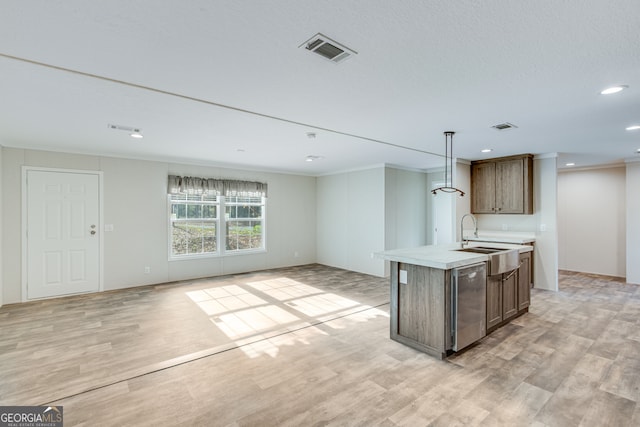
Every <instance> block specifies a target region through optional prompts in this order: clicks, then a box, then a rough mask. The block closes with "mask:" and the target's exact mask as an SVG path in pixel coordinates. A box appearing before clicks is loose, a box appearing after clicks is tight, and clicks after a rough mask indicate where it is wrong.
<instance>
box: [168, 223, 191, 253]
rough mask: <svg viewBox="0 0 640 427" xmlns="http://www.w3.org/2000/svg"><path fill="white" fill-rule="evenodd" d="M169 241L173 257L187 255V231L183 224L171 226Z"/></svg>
mask: <svg viewBox="0 0 640 427" xmlns="http://www.w3.org/2000/svg"><path fill="white" fill-rule="evenodd" d="M171 239H172V240H171V241H172V244H171V246H172V249H173V254H174V255H184V254H186V253H187V230H186V227H185V225H184V224H182V223H179V222H174V223H173V224H171Z"/></svg>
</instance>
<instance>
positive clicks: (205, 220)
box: [168, 176, 266, 260]
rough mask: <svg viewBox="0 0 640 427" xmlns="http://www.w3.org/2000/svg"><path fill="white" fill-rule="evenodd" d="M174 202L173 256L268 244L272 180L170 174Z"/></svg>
mask: <svg viewBox="0 0 640 427" xmlns="http://www.w3.org/2000/svg"><path fill="white" fill-rule="evenodd" d="M223 194H224V195H223ZM168 204H169V246H170V251H169V258H170V259H174V260H175V259H185V258H193V257H205V256H220V255H224V254H232V253H233V254H238V253H244V252H249V251H254V252H255V251H257V250H264V249H265V238H264V236H265V221H264V218H265V209H266V184H262V183H257V182H245V181H229V180H213V179H204V178H191V177H178V176H169V195H168Z"/></svg>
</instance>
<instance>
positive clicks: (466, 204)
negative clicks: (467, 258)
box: [453, 161, 471, 242]
mask: <svg viewBox="0 0 640 427" xmlns="http://www.w3.org/2000/svg"><path fill="white" fill-rule="evenodd" d="M453 186H454V187H455V188H457V189H458V190H462V191H464V196H462V197H459V196H458V197H457V198H456V205H455V213H454V218H455V221H454V222H453V227H454V229H455V236H456V242H459V241H461V240H462V236H461V235H460V221H461V220H462V217H463V216H464V215H465V214H468V213H469V212H471V163H469V162H461V161H456V173H455V179H454V183H453ZM466 226H467V227H468V226H469V224H467V225H466ZM465 228H466V227H465Z"/></svg>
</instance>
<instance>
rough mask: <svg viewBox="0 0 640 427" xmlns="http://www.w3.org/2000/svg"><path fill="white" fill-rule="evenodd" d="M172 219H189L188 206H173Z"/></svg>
mask: <svg viewBox="0 0 640 427" xmlns="http://www.w3.org/2000/svg"><path fill="white" fill-rule="evenodd" d="M171 217H172V218H173V219H176V218H177V219H181V218H186V217H187V206H186V205H183V204H173V205H171Z"/></svg>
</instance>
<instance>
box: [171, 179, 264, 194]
mask: <svg viewBox="0 0 640 427" xmlns="http://www.w3.org/2000/svg"><path fill="white" fill-rule="evenodd" d="M167 191H168V192H169V194H179V193H186V194H210V195H216V196H221V195H225V196H230V197H267V184H266V183H262V182H254V181H236V180H230V179H213V178H196V177H192V176H177V175H169V184H168V186H167Z"/></svg>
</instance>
